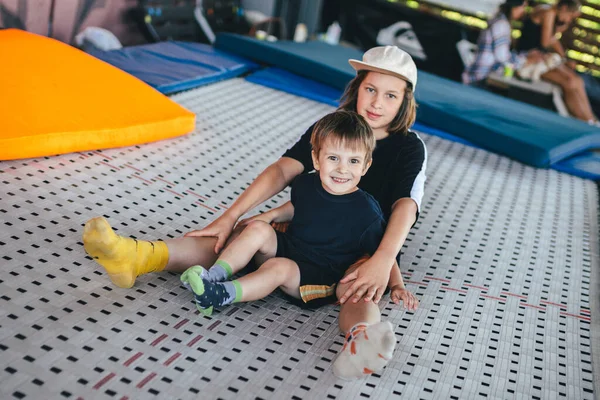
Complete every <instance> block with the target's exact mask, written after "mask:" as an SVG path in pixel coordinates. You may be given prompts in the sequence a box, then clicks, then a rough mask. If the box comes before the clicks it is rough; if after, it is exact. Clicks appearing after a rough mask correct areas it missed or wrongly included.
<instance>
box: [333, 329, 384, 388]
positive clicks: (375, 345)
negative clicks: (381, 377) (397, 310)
mask: <svg viewBox="0 0 600 400" xmlns="http://www.w3.org/2000/svg"><path fill="white" fill-rule="evenodd" d="M394 347H396V336H395V335H394V330H393V329H392V324H390V323H389V322H388V321H384V322H378V323H376V324H373V325H367V324H365V323H360V324H356V325H354V326H353V327H352V329H350V331H349V332H348V333H347V334H346V340H345V341H344V347H342V351H340V354H339V356H338V358H337V359H336V360H335V362H334V363H333V373H334V374H335V376H337V377H338V378H342V379H353V378H359V377H362V376H365V375H370V374H372V373H373V372H375V371H378V370H380V369H382V368H383V367H385V365H386V364H387V363H388V361H389V360H390V359H391V358H392V354H393V352H394Z"/></svg>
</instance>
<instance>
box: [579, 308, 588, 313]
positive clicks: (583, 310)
mask: <svg viewBox="0 0 600 400" xmlns="http://www.w3.org/2000/svg"><path fill="white" fill-rule="evenodd" d="M579 312H580V313H583V314H589V313H590V310H585V309H581V310H579Z"/></svg>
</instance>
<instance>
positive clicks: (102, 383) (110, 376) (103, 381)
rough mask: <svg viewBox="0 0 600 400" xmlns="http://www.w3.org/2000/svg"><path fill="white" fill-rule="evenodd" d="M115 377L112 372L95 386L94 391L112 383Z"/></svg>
mask: <svg viewBox="0 0 600 400" xmlns="http://www.w3.org/2000/svg"><path fill="white" fill-rule="evenodd" d="M114 377H115V373H114V372H111V373H110V374H108V375H106V376H105V377H104V378H102V379H100V381H99V382H98V383H96V384H95V385H94V389H96V390H98V389H100V387H101V386H102V385H104V384H105V383H106V382H108V381H110V380H111V379H112V378H114Z"/></svg>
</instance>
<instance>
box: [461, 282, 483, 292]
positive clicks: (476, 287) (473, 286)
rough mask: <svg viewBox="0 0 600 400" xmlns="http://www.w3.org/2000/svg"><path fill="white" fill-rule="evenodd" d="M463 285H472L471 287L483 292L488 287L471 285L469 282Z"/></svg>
mask: <svg viewBox="0 0 600 400" xmlns="http://www.w3.org/2000/svg"><path fill="white" fill-rule="evenodd" d="M463 286H466V287H472V288H475V289H479V290H483V291H484V292H487V291H488V288H486V287H483V286H475V285H471V284H470V283H465V284H464V285H463Z"/></svg>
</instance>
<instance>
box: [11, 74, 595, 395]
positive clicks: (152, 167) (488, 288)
mask: <svg viewBox="0 0 600 400" xmlns="http://www.w3.org/2000/svg"><path fill="white" fill-rule="evenodd" d="M173 98H174V100H176V101H177V102H179V103H180V104H182V105H183V106H185V107H186V108H188V109H190V110H192V111H194V112H196V113H197V115H198V118H197V129H196V131H195V132H194V133H192V134H190V135H187V136H185V137H180V138H176V139H171V140H166V141H161V142H157V143H151V144H147V145H141V146H135V147H127V148H121V149H112V150H103V151H89V152H82V153H75V154H67V155H62V156H56V157H48V158H40V159H29V160H16V161H9V162H1V163H0V177H1V181H2V187H1V189H0V216H1V217H0V218H1V220H0V222H1V226H2V228H1V230H0V254H1V257H2V258H1V262H2V264H1V265H2V268H0V304H1V308H0V310H1V311H0V397H1V398H6V399H8V398H17V399H20V398H31V399H39V398H71V399H112V398H114V399H133V398H144V399H147V398H157V399H167V398H169V399H171V398H172V399H176V398H177V399H179V398H181V399H193V398H204V399H217V398H221V399H255V398H262V399H268V398H273V399H282V398H291V399H323V398H331V399H363V398H371V399H384V398H399V397H400V396H403V397H404V398H410V399H412V398H420V399H438V398H454V399H464V398H475V397H486V398H539V399H548V398H557V397H559V396H565V397H567V398H573V399H575V398H577V399H592V398H594V383H593V382H594V378H593V369H592V364H593V363H592V342H593V341H594V339H593V337H595V335H596V332H597V330H596V329H595V328H594V329H592V327H593V326H595V324H596V321H597V319H596V318H595V313H596V311H597V310H596V309H595V308H594V309H593V310H592V307H591V306H592V305H591V304H590V302H591V301H592V298H591V296H592V295H593V296H596V297H597V295H598V288H597V286H596V284H595V281H594V282H592V278H593V279H595V278H594V277H592V276H591V275H592V266H594V267H597V266H598V248H597V244H598V191H597V187H596V184H595V183H593V182H592V181H588V180H584V179H581V178H576V177H573V176H570V175H567V174H563V173H560V172H558V171H555V170H547V169H536V168H533V167H530V166H526V165H524V164H521V163H519V162H517V161H513V160H510V159H508V158H506V157H503V156H499V155H496V154H492V153H490V152H487V151H485V150H482V149H476V148H473V147H467V146H465V145H463V144H460V143H455V142H450V141H447V140H444V139H442V138H439V137H436V136H428V135H425V134H422V137H423V139H424V140H425V141H426V143H427V146H428V151H429V161H428V170H427V175H428V181H427V184H426V193H425V198H424V202H423V205H422V213H421V217H420V219H419V221H418V222H417V224H416V225H415V227H414V228H413V229H412V230H411V232H410V234H409V237H408V239H407V241H406V245H405V247H404V249H403V252H404V255H403V258H402V260H403V265H402V266H401V268H402V271H403V274H404V278H405V280H406V283H407V286H408V287H409V288H410V289H411V290H413V291H414V292H415V293H416V295H417V296H418V297H419V299H420V301H421V304H420V307H419V309H418V310H417V311H416V312H405V311H404V310H403V309H402V308H399V307H397V306H395V305H393V304H392V303H390V302H389V299H387V298H386V299H385V301H382V304H381V309H382V314H383V318H384V319H387V320H389V321H391V322H392V324H393V326H394V329H395V333H396V338H397V346H396V350H395V353H394V358H393V360H392V361H391V362H390V363H389V365H388V367H387V368H386V369H385V370H383V372H381V373H380V374H374V375H372V376H370V377H367V378H365V379H362V380H358V381H352V382H347V381H342V380H338V379H336V378H335V377H334V376H333V374H332V373H331V365H332V362H333V360H334V359H335V356H336V354H337V353H338V351H339V350H340V348H341V346H342V341H343V336H342V335H341V334H340V333H339V331H338V327H337V317H338V310H337V308H336V307H335V306H328V307H324V308H322V309H319V310H316V311H306V310H301V309H299V308H297V307H295V306H293V305H291V304H290V303H288V302H287V301H286V300H285V299H284V298H283V297H282V296H281V295H280V294H277V293H275V294H272V295H270V296H269V297H267V298H266V299H264V300H261V301H257V302H253V303H248V304H236V305H233V306H230V307H226V308H220V309H217V312H215V313H214V314H213V316H212V317H204V316H201V315H199V314H198V313H197V312H196V310H195V307H194V305H193V303H192V296H191V294H190V293H189V292H188V291H186V290H185V289H184V288H183V287H182V286H181V285H180V283H179V277H178V276H177V275H174V274H169V273H160V274H149V275H145V276H142V277H140V278H139V279H138V280H137V283H136V285H135V286H134V288H132V289H119V288H116V287H114V286H112V285H111V284H110V281H109V280H108V278H107V276H106V274H105V273H104V271H103V270H102V269H101V268H100V267H99V266H97V265H96V264H95V263H94V262H93V261H92V260H91V259H90V258H89V257H86V255H85V253H84V250H83V246H82V243H81V233H82V228H83V225H84V223H85V221H86V220H88V219H89V218H91V217H94V216H98V215H103V216H105V217H107V218H108V219H109V221H110V222H111V224H112V225H113V226H114V227H115V228H116V230H117V231H118V233H120V234H123V235H127V236H134V237H137V238H147V239H156V238H167V237H177V236H180V235H182V234H184V233H185V232H187V231H190V230H192V229H196V228H199V227H201V226H203V225H205V224H207V223H208V222H209V221H211V220H213V219H214V218H215V217H216V216H217V215H219V214H220V213H221V212H222V211H223V210H224V209H226V208H227V207H228V206H230V205H231V203H232V201H233V200H234V199H235V198H236V197H237V196H238V195H239V194H240V193H241V192H242V191H243V190H244V188H245V187H247V186H248V185H249V184H250V182H251V181H252V179H253V178H254V177H255V176H256V175H257V174H258V173H259V172H260V171H261V170H262V169H263V168H264V167H266V166H267V165H268V164H270V163H271V162H273V161H274V160H276V159H277V158H278V157H279V156H280V154H282V152H283V151H284V150H285V149H286V148H288V147H289V146H291V145H292V144H293V143H294V142H295V140H296V139H297V138H298V136H299V135H301V134H302V133H303V132H304V130H305V129H306V128H307V127H308V126H309V125H310V124H312V123H313V122H314V121H315V120H316V119H317V118H319V117H320V116H322V115H324V114H325V113H327V112H329V111H331V110H332V107H330V106H327V105H323V104H319V103H316V102H314V101H311V100H308V99H304V98H300V97H295V96H293V95H290V94H286V93H282V92H278V91H275V90H273V89H269V88H266V87H262V86H259V85H255V84H253V83H249V82H246V81H244V80H243V79H231V80H228V81H223V82H220V83H217V84H213V85H209V86H206V87H202V88H198V89H195V90H193V91H189V92H184V93H180V94H178V95H176V96H174V97H173ZM287 196H288V193H287V192H284V193H282V194H280V195H278V196H276V197H275V198H274V199H273V200H269V201H267V202H266V203H264V204H262V205H261V206H260V207H259V209H260V210H266V209H268V208H270V207H274V206H277V205H278V204H281V203H282V202H284V201H285V200H286V199H287ZM595 273H596V272H595V271H594V274H595ZM592 321H593V323H592Z"/></svg>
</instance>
